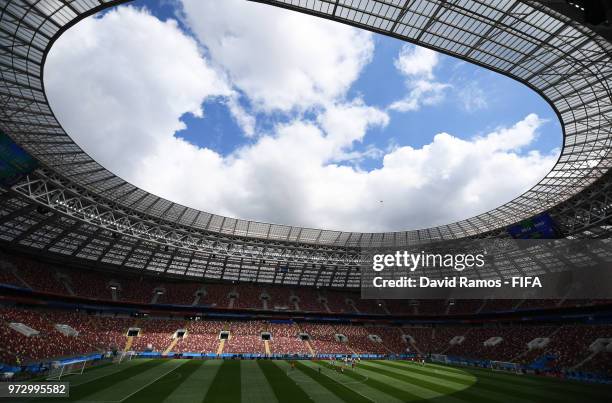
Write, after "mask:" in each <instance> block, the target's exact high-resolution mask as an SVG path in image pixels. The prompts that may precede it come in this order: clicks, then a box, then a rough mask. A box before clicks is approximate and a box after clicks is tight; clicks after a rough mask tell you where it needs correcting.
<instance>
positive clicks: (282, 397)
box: [257, 361, 313, 403]
mask: <svg viewBox="0 0 612 403" xmlns="http://www.w3.org/2000/svg"><path fill="white" fill-rule="evenodd" d="M257 365H259V368H260V369H261V371H262V372H263V374H264V376H265V377H266V380H267V381H268V383H269V384H270V386H271V387H272V390H273V391H274V394H275V395H276V399H277V400H278V401H279V402H292V403H293V402H296V403H306V402H307V403H312V402H313V400H312V399H311V398H310V396H308V395H307V394H306V392H304V390H302V388H300V387H299V386H298V385H297V383H296V382H295V381H294V380H293V379H291V378H289V377H288V376H287V374H285V371H283V370H282V369H280V368H279V367H278V366H277V365H276V364H275V363H274V362H272V361H257Z"/></svg>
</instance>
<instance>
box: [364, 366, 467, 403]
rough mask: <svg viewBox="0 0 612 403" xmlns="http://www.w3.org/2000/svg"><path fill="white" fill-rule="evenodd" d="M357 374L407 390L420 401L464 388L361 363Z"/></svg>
mask: <svg viewBox="0 0 612 403" xmlns="http://www.w3.org/2000/svg"><path fill="white" fill-rule="evenodd" d="M359 372H360V373H362V374H365V375H367V376H369V377H378V378H379V380H380V381H383V382H387V383H392V384H395V385H397V386H398V387H401V388H406V389H409V390H410V391H411V392H412V393H414V394H415V395H416V396H418V397H419V398H420V399H424V400H426V399H433V398H435V397H439V396H440V395H448V394H452V393H455V392H458V391H459V390H461V389H464V388H465V386H464V385H459V384H452V383H451V384H450V385H449V384H445V383H444V382H439V383H435V382H427V381H424V380H422V379H419V378H416V377H410V376H403V375H402V374H400V373H398V372H396V371H391V370H386V369H384V368H379V367H377V366H373V365H372V364H370V363H365V362H363V361H362V362H361V363H360V364H359ZM398 381H399V382H398ZM451 385H452V386H451ZM449 401H453V400H449ZM459 402H461V401H459Z"/></svg>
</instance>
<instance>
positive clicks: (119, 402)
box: [114, 362, 185, 403]
mask: <svg viewBox="0 0 612 403" xmlns="http://www.w3.org/2000/svg"><path fill="white" fill-rule="evenodd" d="M183 365H185V363H184V362H182V363H181V364H180V365H177V366H176V367H174V368H172V369H171V370H170V371H166V372H164V373H163V374H161V375H160V376H158V377H157V378H155V379H153V380H152V381H151V382H147V384H146V385H143V386H142V387H140V388H138V389H136V390H135V391H133V392H132V393H130V394H129V395H127V396H125V397H124V398H123V399H121V400H115V401H114V403H121V402H123V401H124V400H127V399H129V398H130V397H132V396H134V395H135V394H136V393H138V392H140V391H141V390H143V389H144V388H146V387H148V386H151V385H152V384H154V383H155V382H157V381H159V380H160V379H161V378H163V377H164V376H166V375H168V374H169V373H171V372H173V371H176V370H177V369H179V368H180V367H182V366H183Z"/></svg>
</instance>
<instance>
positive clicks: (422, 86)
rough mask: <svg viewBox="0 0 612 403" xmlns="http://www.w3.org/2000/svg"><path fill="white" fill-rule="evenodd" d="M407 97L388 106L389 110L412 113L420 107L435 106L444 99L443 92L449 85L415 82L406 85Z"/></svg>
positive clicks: (433, 82) (424, 81)
mask: <svg viewBox="0 0 612 403" xmlns="http://www.w3.org/2000/svg"><path fill="white" fill-rule="evenodd" d="M407 85H408V87H409V88H410V91H409V92H408V95H407V96H406V97H404V98H402V99H400V100H398V101H395V102H393V103H392V104H391V105H389V109H391V110H394V111H398V112H412V111H417V110H419V109H421V106H423V105H426V106H431V105H436V104H438V103H440V102H442V100H443V99H444V91H445V90H446V89H447V88H449V87H450V84H443V83H438V82H435V81H427V80H416V81H410V82H409V83H408V84H407Z"/></svg>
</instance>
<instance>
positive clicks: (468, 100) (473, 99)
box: [457, 81, 489, 112]
mask: <svg viewBox="0 0 612 403" xmlns="http://www.w3.org/2000/svg"><path fill="white" fill-rule="evenodd" d="M457 95H458V97H459V100H460V101H461V106H462V107H463V109H464V110H465V111H467V112H476V111H479V110H482V109H486V108H487V107H488V106H489V103H488V101H487V97H486V95H485V93H484V91H483V90H482V88H480V86H479V85H478V83H477V81H472V82H471V83H470V84H468V85H465V86H463V87H462V88H461V89H459V90H458V91H457Z"/></svg>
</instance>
